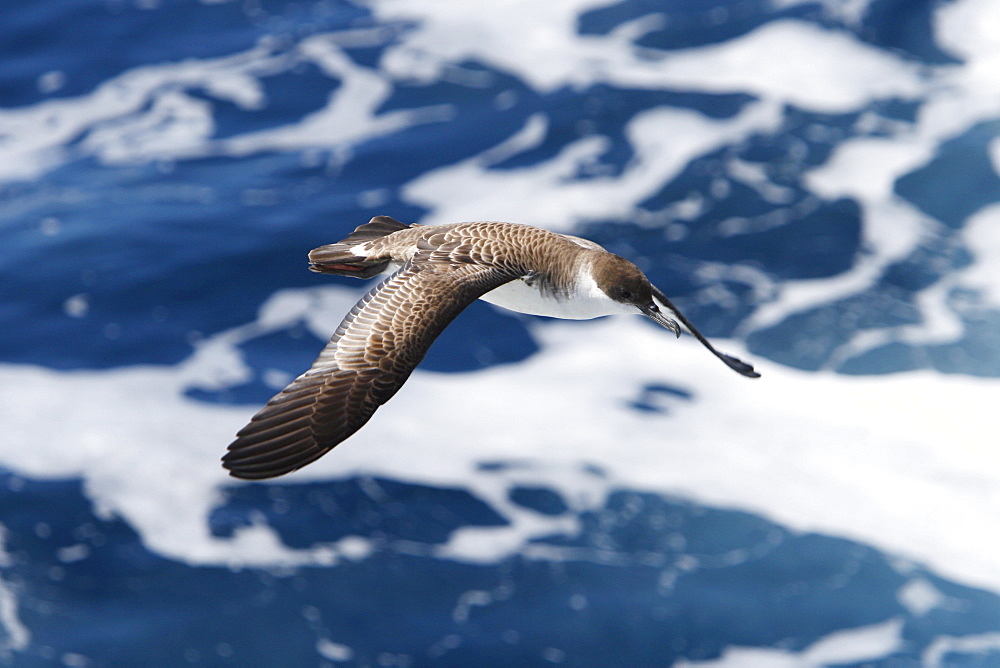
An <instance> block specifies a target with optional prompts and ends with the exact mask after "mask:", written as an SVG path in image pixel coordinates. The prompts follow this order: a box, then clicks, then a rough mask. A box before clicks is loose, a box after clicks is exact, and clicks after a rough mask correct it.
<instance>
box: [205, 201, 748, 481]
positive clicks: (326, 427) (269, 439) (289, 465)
mask: <svg viewBox="0 0 1000 668" xmlns="http://www.w3.org/2000/svg"><path fill="white" fill-rule="evenodd" d="M309 261H310V269H312V270H313V271H318V272H321V273H331V274H338V275H345V276H356V277H360V278H370V277H372V276H374V275H376V274H378V273H381V272H383V271H385V270H386V269H387V268H389V267H390V266H398V267H399V268H398V270H397V271H396V272H395V273H394V274H392V275H391V276H389V277H388V278H387V279H385V280H384V281H382V282H381V283H379V284H378V285H377V286H376V287H375V288H373V289H372V290H371V291H370V292H369V293H368V294H367V295H365V296H364V297H363V298H362V299H361V300H360V301H359V302H358V303H357V304H356V305H355V306H354V307H353V308H352V309H351V310H350V312H349V313H348V314H347V316H346V317H345V318H344V321H343V322H342V323H341V324H340V326H339V327H338V328H337V331H336V332H335V333H334V335H333V337H332V338H331V339H330V342H329V343H328V344H327V345H326V347H325V348H324V349H323V351H322V352H321V353H320V355H319V357H318V358H317V360H316V361H315V362H314V363H313V365H312V367H311V368H310V369H309V370H308V371H306V372H305V373H304V374H302V375H301V376H299V377H298V378H296V379H295V380H294V381H292V382H291V383H290V384H289V385H288V387H286V388H285V389H284V390H282V391H281V392H280V393H279V394H278V395H276V396H275V397H274V398H272V399H271V400H270V401H269V402H268V403H267V405H265V406H264V408H262V409H261V410H260V411H259V412H258V413H257V414H256V415H255V416H254V417H253V418H252V420H251V421H250V423H249V424H248V425H247V426H246V427H244V428H243V429H241V430H240V431H239V433H238V434H237V435H236V440H235V441H233V443H231V444H230V445H229V448H228V452H227V453H226V455H225V456H224V457H223V465H224V466H225V467H226V468H227V469H229V471H230V474H231V475H233V476H235V477H237V478H244V479H250V480H253V479H263V478H272V477H275V476H279V475H283V474H285V473H289V472H291V471H294V470H296V469H298V468H301V467H303V466H305V465H306V464H309V463H311V462H313V461H315V460H316V459H318V458H319V457H321V456H323V455H324V454H325V453H326V452H328V451H329V450H331V449H332V448H333V447H334V446H336V445H337V444H339V443H340V442H341V441H343V440H344V439H345V438H347V437H348V436H350V435H351V434H353V433H354V432H356V431H357V430H358V429H360V428H361V427H362V426H363V425H364V424H365V423H366V422H367V421H368V420H369V418H371V416H372V414H373V413H374V412H375V410H376V409H377V408H378V407H379V406H381V405H382V404H384V403H385V402H387V401H388V400H389V399H390V398H392V396H393V395H394V394H395V393H396V391H397V390H399V388H400V387H401V386H402V385H403V383H404V382H406V379H407V378H408V377H409V376H410V373H411V372H412V371H413V369H414V368H415V367H416V366H417V364H419V363H420V361H421V360H422V359H423V358H424V355H425V354H426V352H427V349H428V348H429V347H430V345H431V343H432V342H433V341H434V339H435V338H437V336H438V335H439V334H440V333H441V331H442V330H444V328H445V327H447V326H448V324H449V323H451V321H452V320H454V318H455V317H456V316H457V315H458V314H459V313H460V312H461V311H462V310H463V309H464V308H465V307H466V306H468V305H469V304H471V303H472V302H473V301H475V300H476V299H478V298H480V297H484V295H487V296H488V297H490V301H495V303H499V304H501V305H507V306H510V307H511V308H514V309H516V310H522V311H524V312H527V313H541V314H545V315H557V316H560V317H570V318H578V317H583V318H589V317H596V316H597V315H604V314H609V313H625V312H629V313H631V312H641V313H643V314H645V315H647V316H649V317H650V318H652V319H653V320H655V321H656V322H658V323H659V324H661V325H663V326H664V327H668V328H670V329H672V330H674V331H675V332H678V333H679V328H678V327H677V324H676V323H675V322H674V321H673V320H672V319H670V318H667V317H666V316H664V315H662V313H661V312H660V309H659V307H658V306H657V304H656V303H655V302H654V299H653V298H654V296H655V298H656V299H657V300H659V302H660V304H661V305H662V306H664V307H666V308H667V309H669V310H670V311H671V312H673V314H674V315H675V316H677V317H678V319H679V320H680V321H681V322H682V323H683V324H684V325H685V326H686V327H687V328H688V329H689V330H690V331H691V332H692V334H694V335H695V336H697V337H698V339H699V340H700V341H701V342H702V343H704V344H705V345H706V346H707V347H708V348H709V349H710V350H711V351H712V352H713V353H714V354H716V355H717V356H719V357H720V358H721V359H722V360H723V361H724V362H726V364H727V365H729V366H730V367H732V368H734V369H735V370H736V371H738V372H740V373H742V374H744V375H748V376H751V377H755V376H756V375H758V374H756V372H754V371H753V368H752V367H750V365H748V364H745V363H743V362H741V361H739V360H737V359H736V358H733V357H730V356H728V355H723V354H721V353H718V352H717V351H716V350H715V349H714V348H712V346H711V344H709V343H708V341H707V340H705V338H704V337H703V336H701V334H700V333H699V332H698V331H697V330H696V329H695V328H694V326H693V325H691V324H690V323H689V322H688V321H687V319H686V318H684V316H683V315H681V314H680V313H679V312H678V311H677V310H676V308H674V306H673V304H671V303H670V302H669V300H667V298H666V297H665V296H664V295H663V294H662V293H661V292H659V290H656V288H654V287H652V286H651V285H650V283H649V281H648V280H647V279H646V277H645V276H644V275H643V274H642V272H641V271H639V270H638V269H637V268H636V267H635V265H633V264H632V263H631V262H628V261H627V260H625V259H623V258H620V257H618V256H617V255H613V254H611V253H608V252H607V251H605V250H604V249H603V248H601V247H600V246H598V245H597V244H595V243H593V242H590V241H586V240H584V239H578V238H576V237H570V236H568V235H561V234H557V233H555V232H550V231H547V230H542V229H539V228H536V227H531V226H528V225H518V224H514V223H488V222H487V223H456V224H453V225H441V226H433V227H425V226H420V225H405V224H404V223H400V222H399V221H396V220H393V219H392V218H388V217H387V216H378V217H376V218H373V219H372V221H371V222H370V223H368V224H366V225H362V226H360V227H358V228H357V229H356V230H355V231H354V232H353V233H352V234H351V235H350V236H348V237H347V238H346V239H344V240H343V241H340V242H338V243H336V244H330V245H328V246H322V247H320V248H317V249H315V250H313V251H312V252H310V253H309ZM507 285H513V289H512V290H510V291H509V292H508V293H503V294H502V293H501V291H497V292H493V291H494V290H496V289H497V288H500V287H501V286H507ZM581 286H583V287H581ZM504 290H508V288H506V287H504ZM585 291H589V292H587V293H586V295H584V297H580V295H582V294H584V292H585ZM509 295H513V296H509ZM525 295H528V303H522V302H523V300H524V299H525ZM533 300H534V301H533ZM539 300H540V301H539ZM577 302H582V303H583V304H584V306H583V307H579V308H578V307H577V304H576V303H577ZM532 303H539V304H542V306H540V307H536V306H534V305H532ZM549 309H554V310H549Z"/></svg>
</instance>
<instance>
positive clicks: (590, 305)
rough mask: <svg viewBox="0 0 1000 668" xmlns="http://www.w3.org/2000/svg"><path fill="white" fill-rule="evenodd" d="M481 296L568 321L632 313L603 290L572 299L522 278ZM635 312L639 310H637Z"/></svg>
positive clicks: (497, 304)
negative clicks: (551, 293) (538, 286)
mask: <svg viewBox="0 0 1000 668" xmlns="http://www.w3.org/2000/svg"><path fill="white" fill-rule="evenodd" d="M480 299H482V300H483V301H484V302H488V303H490V304H495V305H496V306H502V307H503V308H505V309H509V310H511V311H517V312H518V313H527V314H529V315H547V316H549V317H552V318H564V319H566V320H590V319H591V318H598V317H600V316H602V315H612V314H614V313H630V312H632V311H629V310H626V309H625V308H624V307H623V305H622V304H618V303H616V302H614V301H612V300H610V299H608V298H607V297H606V296H604V294H603V293H601V294H600V295H599V296H598V295H592V294H588V293H584V294H577V295H576V296H574V297H573V298H572V299H570V298H563V299H557V298H556V297H553V296H552V295H550V294H547V293H542V292H541V291H540V290H539V289H538V288H537V287H535V286H530V285H528V284H527V283H525V282H524V281H523V280H520V279H519V280H516V281H511V282H510V283H504V284H503V285H501V286H500V287H499V288H496V289H494V290H491V291H490V292H487V293H486V294H485V295H483V296H482V297H480ZM635 312H636V313H638V310H635Z"/></svg>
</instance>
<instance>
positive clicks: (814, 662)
mask: <svg viewBox="0 0 1000 668" xmlns="http://www.w3.org/2000/svg"><path fill="white" fill-rule="evenodd" d="M902 630H903V622H902V620H900V619H890V620H889V621H887V622H883V623H881V624H875V625H873V626H865V627H861V628H855V629H846V630H844V631H837V632H835V633H831V634H830V635H828V636H826V637H824V638H820V639H819V640H817V641H816V642H814V643H813V644H812V645H810V646H809V647H806V648H805V649H804V650H802V651H800V652H795V651H790V650H782V649H770V648H759V647H727V648H726V649H725V650H724V651H723V654H722V657H721V658H719V659H714V660H711V661H686V660H682V661H679V662H677V663H675V664H674V666H675V667H676V668H740V667H741V666H754V667H755V668H821V667H822V666H829V665H833V664H849V663H852V664H853V663H860V662H864V661H873V660H876V659H887V658H889V657H891V656H892V654H893V653H894V652H896V651H898V650H899V649H901V648H902V647H903V645H904V641H903V638H902V636H901V631H902Z"/></svg>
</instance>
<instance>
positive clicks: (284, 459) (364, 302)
mask: <svg viewBox="0 0 1000 668" xmlns="http://www.w3.org/2000/svg"><path fill="white" fill-rule="evenodd" d="M514 278H516V274H515V273H512V272H510V271H506V270H504V269H501V268H497V267H489V266H483V265H476V264H454V263H451V262H427V261H425V262H410V263H407V264H405V265H404V266H403V267H402V268H400V270H399V271H398V272H396V273H395V274H393V275H392V276H390V277H389V278H387V279H386V280H385V281H384V282H382V283H381V284H380V285H378V286H377V287H376V288H374V289H373V290H372V291H371V292H369V293H368V294H367V295H365V297H364V298H362V299H361V301H359V302H358V303H357V304H356V305H355V306H354V308H352V309H351V311H350V313H348V315H347V317H346V318H344V321H343V322H342V323H341V324H340V327H338V328H337V331H336V333H335V334H334V335H333V338H331V339H330V342H329V343H328V344H327V345H326V347H325V348H324V349H323V351H322V352H321V353H320V356H319V358H318V359H317V360H316V362H315V363H313V365H312V367H311V368H310V369H309V370H308V371H306V372H305V373H304V374H302V375H301V376H299V377H298V378H296V379H295V380H294V381H292V382H291V384H289V385H288V387H286V388H285V389H284V390H282V391H281V393H279V394H278V395H277V396H275V397H274V398H273V399H271V400H270V401H269V402H268V403H267V405H266V406H264V408H262V409H261V410H260V412H258V413H257V414H256V415H255V416H254V417H253V419H252V420H251V421H250V423H249V424H248V425H247V426H246V427H244V428H243V429H241V430H240V431H239V433H238V434H237V435H236V440H235V441H233V442H232V444H230V446H229V449H228V450H229V451H228V452H227V453H226V455H225V456H224V457H223V458H222V461H223V466H225V467H226V468H227V469H229V473H230V475H232V476H234V477H236V478H244V479H248V480H255V479H263V478H273V477H275V476H279V475H283V474H285V473H289V472H291V471H294V470H296V469H298V468H301V467H303V466H305V465H306V464H309V463H311V462H313V461H315V460H316V459H318V458H320V457H322V456H323V455H324V454H326V453H327V452H329V451H330V450H331V449H332V448H333V447H334V446H336V445H337V444H338V443H340V442H341V441H343V440H344V439H345V438H347V437H348V436H350V435H351V434H353V433H354V432H356V431H357V430H358V429H360V428H361V427H362V426H363V425H364V424H365V423H366V422H367V421H368V419H369V418H370V417H371V416H372V414H373V413H374V412H375V409H377V408H378V407H379V406H381V405H382V404H384V403H385V402H387V401H388V400H389V399H390V398H392V396H393V395H394V394H395V393H396V391H397V390H398V389H399V388H400V387H401V386H402V385H403V383H404V382H406V379H407V378H408V377H409V376H410V373H411V372H412V371H413V369H414V367H416V366H417V364H418V363H420V361H421V360H422V359H423V358H424V355H425V354H426V353H427V349H428V348H429V347H430V345H431V343H433V342H434V339H436V338H437V336H438V334H440V333H441V331H442V330H444V328H445V327H447V326H448V324H449V323H450V322H451V321H452V320H454V319H455V316H457V315H458V314H459V313H460V312H461V311H462V310H463V309H464V308H465V307H466V306H468V305H469V304H471V303H472V302H474V301H475V300H476V299H478V298H479V297H480V296H482V295H483V294H485V293H487V292H489V291H490V290H492V289H494V288H496V287H499V286H500V285H503V284H504V283H507V282H508V281H511V280H513V279H514Z"/></svg>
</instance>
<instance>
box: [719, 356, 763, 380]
mask: <svg viewBox="0 0 1000 668" xmlns="http://www.w3.org/2000/svg"><path fill="white" fill-rule="evenodd" d="M721 357H722V361H723V362H725V363H726V365H727V366H728V367H729V368H730V369H732V370H733V371H735V372H736V373H738V374H740V375H742V376H746V377H747V378H760V372H759V371H756V370H754V368H753V365H752V364H748V363H747V362H744V361H743V360H741V359H740V358H738V357H733V356H732V355H726V354H725V353H723V354H722V355H721Z"/></svg>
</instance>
